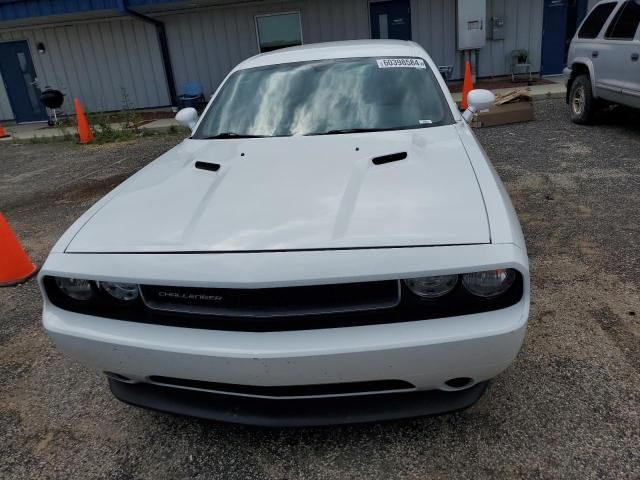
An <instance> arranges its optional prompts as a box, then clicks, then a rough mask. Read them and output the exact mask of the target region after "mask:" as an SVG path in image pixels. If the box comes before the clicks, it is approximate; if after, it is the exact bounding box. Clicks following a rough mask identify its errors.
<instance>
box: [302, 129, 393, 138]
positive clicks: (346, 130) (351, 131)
mask: <svg viewBox="0 0 640 480" xmlns="http://www.w3.org/2000/svg"><path fill="white" fill-rule="evenodd" d="M389 130H397V128H343V129H340V130H329V131H327V132H316V133H308V134H307V136H312V135H340V134H342V133H367V132H385V131H389Z"/></svg>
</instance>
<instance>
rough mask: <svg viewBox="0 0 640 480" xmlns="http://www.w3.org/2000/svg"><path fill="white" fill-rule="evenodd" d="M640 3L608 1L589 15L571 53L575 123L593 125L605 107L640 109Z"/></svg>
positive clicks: (569, 75) (571, 101)
mask: <svg viewBox="0 0 640 480" xmlns="http://www.w3.org/2000/svg"><path fill="white" fill-rule="evenodd" d="M639 26H640V0H618V1H615V0H614V1H612V0H606V1H603V2H600V3H598V4H597V5H596V6H595V7H594V8H593V10H591V12H590V13H589V15H587V17H586V18H585V20H584V22H583V23H582V25H581V26H580V28H579V29H578V32H577V33H576V36H575V37H574V39H573V41H572V42H571V47H570V48H569V54H568V57H567V59H568V61H567V65H568V66H567V68H566V69H565V71H564V74H565V75H566V77H567V78H568V81H567V103H568V104H569V106H570V110H571V119H572V120H573V121H574V122H576V123H591V122H593V121H594V120H595V119H596V117H597V114H598V111H599V109H600V107H602V106H603V105H606V104H607V103H616V104H620V105H626V106H629V107H634V108H640V27H639Z"/></svg>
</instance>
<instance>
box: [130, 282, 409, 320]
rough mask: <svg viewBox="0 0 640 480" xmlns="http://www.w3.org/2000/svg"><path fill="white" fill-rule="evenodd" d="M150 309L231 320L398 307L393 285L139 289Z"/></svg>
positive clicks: (396, 291)
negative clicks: (222, 317)
mask: <svg viewBox="0 0 640 480" xmlns="http://www.w3.org/2000/svg"><path fill="white" fill-rule="evenodd" d="M140 290H141V292H142V298H143V299H144V302H145V303H146V305H147V306H148V307H149V308H151V309H153V310H160V311H164V312H173V313H188V314H200V315H219V316H232V317H292V316H303V315H320V314H335V313H346V312H363V311H369V310H380V309H385V308H392V307H395V306H397V305H398V303H400V284H399V282H398V281H397V280H392V281H382V282H366V283H346V284H334V285H314V286H306V287H281V288H261V289H231V288H188V287H163V286H157V285H142V286H141V287H140Z"/></svg>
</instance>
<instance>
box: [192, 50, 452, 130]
mask: <svg viewBox="0 0 640 480" xmlns="http://www.w3.org/2000/svg"><path fill="white" fill-rule="evenodd" d="M452 122H453V119H452V115H451V112H450V110H449V107H448V106H447V104H446V101H445V99H444V95H443V93H442V90H441V88H440V86H439V85H438V83H437V81H436V79H435V77H434V74H433V71H432V70H431V68H429V66H428V65H427V64H426V62H425V61H424V60H422V59H419V58H379V59H376V58H355V59H339V60H319V61H312V62H302V63H286V64H280V65H269V66H266V67H258V68H251V69H246V70H239V71H237V72H235V73H234V74H233V75H231V76H230V77H229V79H228V80H227V81H226V82H225V84H224V85H223V86H222V88H221V90H220V92H219V93H218V95H217V96H216V98H215V99H214V101H213V104H212V105H211V107H210V108H209V109H208V111H207V113H206V115H205V117H204V118H203V119H202V122H201V123H200V126H199V127H198V129H197V131H196V132H195V134H194V135H193V136H192V138H196V139H204V138H242V137H273V136H290V135H322V134H334V133H353V132H358V131H378V130H399V129H410V128H427V127H432V126H438V125H444V124H450V123H452Z"/></svg>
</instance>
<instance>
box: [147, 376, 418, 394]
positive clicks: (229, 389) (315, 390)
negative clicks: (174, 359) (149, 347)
mask: <svg viewBox="0 0 640 480" xmlns="http://www.w3.org/2000/svg"><path fill="white" fill-rule="evenodd" d="M149 380H150V381H151V382H152V383H155V384H158V385H165V386H171V387H178V388H188V389H196V390H206V391H210V392H218V393H226V394H229V395H250V396H254V397H313V396H323V395H353V394H363V393H382V392H393V391H398V390H413V389H415V388H416V387H415V385H413V384H411V383H409V382H405V381H404V380H373V381H369V382H344V383H324V384H315V385H282V386H280V385H278V386H264V385H237V384H233V383H218V382H206V381H203V380H187V379H184V378H172V377H161V376H151V377H149Z"/></svg>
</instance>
